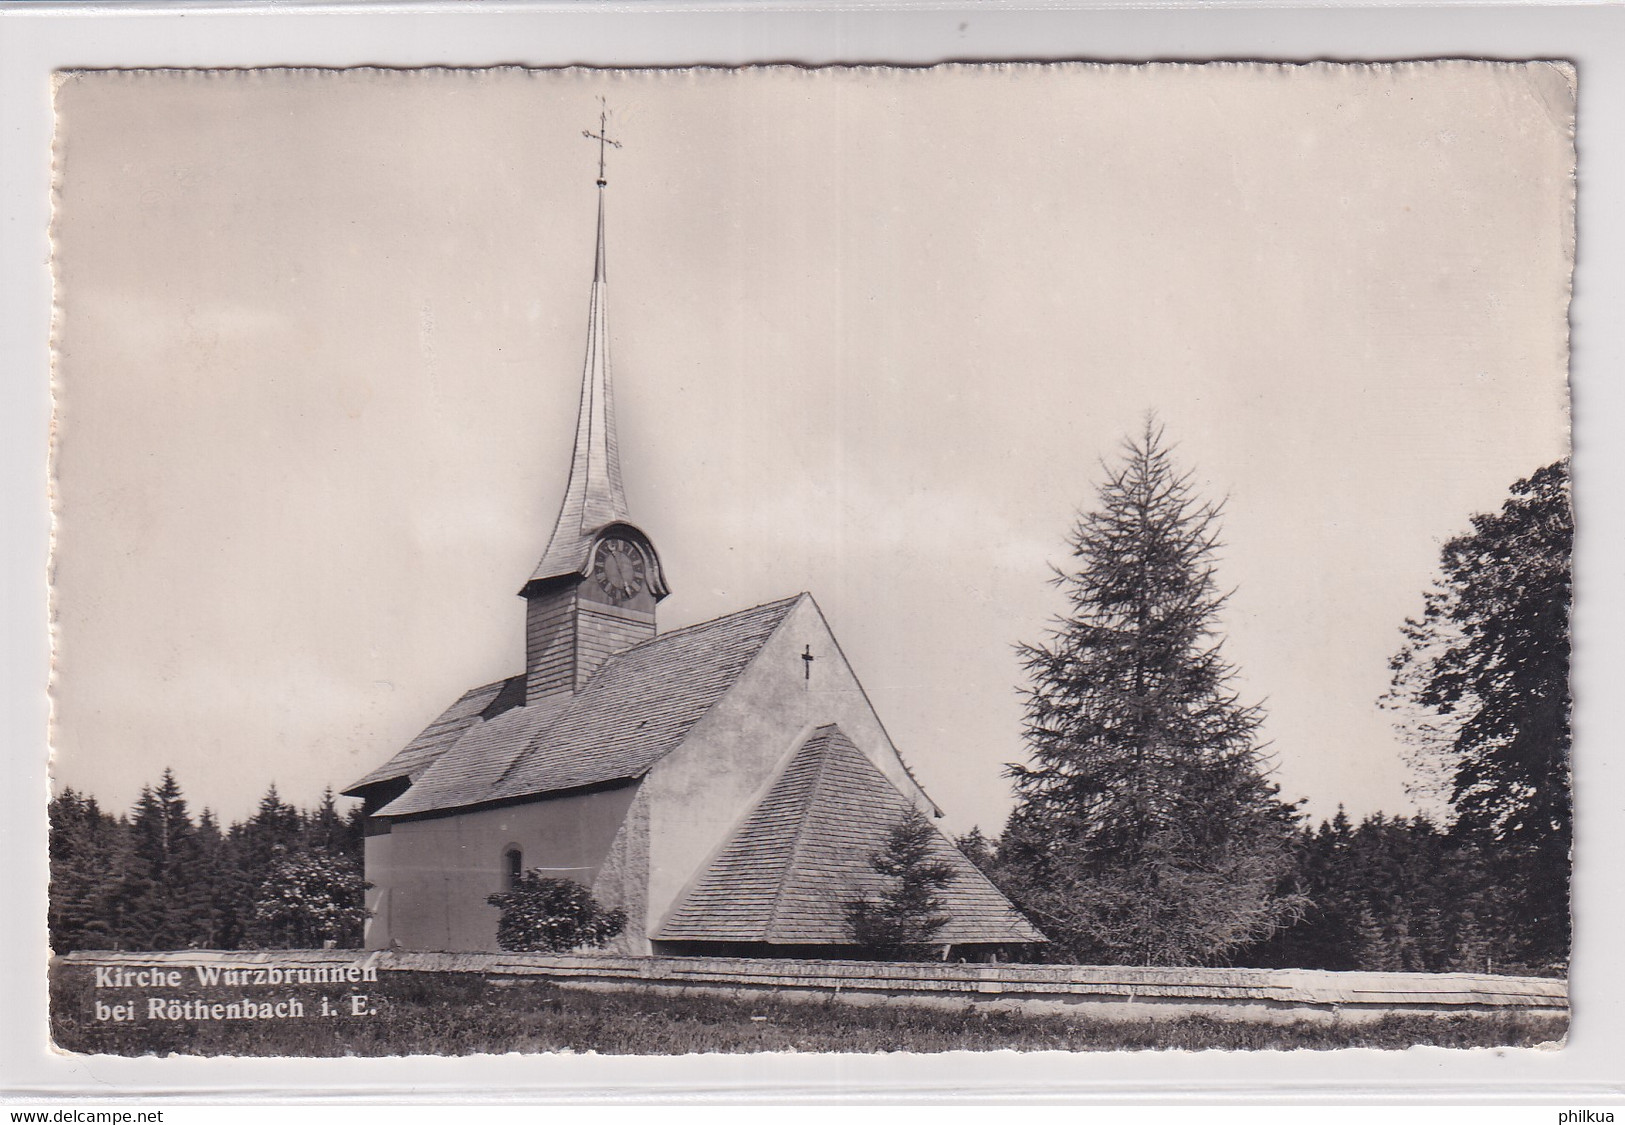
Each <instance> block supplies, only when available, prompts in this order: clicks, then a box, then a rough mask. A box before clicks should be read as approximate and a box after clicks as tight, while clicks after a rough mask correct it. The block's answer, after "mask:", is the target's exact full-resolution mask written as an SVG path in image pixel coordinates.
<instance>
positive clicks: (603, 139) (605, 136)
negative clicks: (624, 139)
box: [581, 98, 621, 187]
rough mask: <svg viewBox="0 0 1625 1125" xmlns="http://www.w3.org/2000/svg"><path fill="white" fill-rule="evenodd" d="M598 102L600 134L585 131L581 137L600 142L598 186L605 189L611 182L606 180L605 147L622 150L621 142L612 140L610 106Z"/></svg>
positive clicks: (601, 101) (588, 130) (599, 100)
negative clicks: (610, 135) (610, 133)
mask: <svg viewBox="0 0 1625 1125" xmlns="http://www.w3.org/2000/svg"><path fill="white" fill-rule="evenodd" d="M598 102H599V106H600V108H599V110H598V132H596V133H594V132H593V131H592V130H591V129H583V130H581V135H582V136H583V137H586V138H587V139H588V140H589V141H597V142H598V186H599V187H603V186H604V185H605V184H606V183H608V182H609V181H608V180H606V179H605V178H604V157H605V155H606V153H605V146H606V145H607V146H610V147H613V148H620V147H621V142H620V141H613V140H610V138H609V105H608V104H607V103H606V102H605V101H604V99H603V98H599V99H598Z"/></svg>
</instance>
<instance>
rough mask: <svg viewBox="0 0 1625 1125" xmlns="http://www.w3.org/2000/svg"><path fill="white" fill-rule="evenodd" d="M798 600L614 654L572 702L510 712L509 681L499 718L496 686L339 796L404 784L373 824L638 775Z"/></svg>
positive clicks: (676, 740)
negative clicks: (407, 781)
mask: <svg viewBox="0 0 1625 1125" xmlns="http://www.w3.org/2000/svg"><path fill="white" fill-rule="evenodd" d="M805 596H806V595H805V594H801V595H797V596H796V597H793V598H785V599H783V600H782V601H777V602H770V603H768V604H767V605H761V606H756V607H755V608H753V609H747V610H744V611H742V612H740V613H733V614H729V615H728V616H726V617H719V618H716V619H715V620H712V621H707V622H704V623H702V624H699V625H691V626H689V627H688V628H686V629H678V630H675V631H674V632H670V633H666V634H664V635H662V636H659V637H656V638H655V639H653V640H650V641H645V642H644V643H643V644H640V645H636V646H634V647H632V648H629V649H626V650H625V651H623V652H619V653H616V654H615V655H614V656H611V657H610V658H609V659H608V660H606V661H605V662H604V664H603V666H602V667H600V668H599V669H598V671H597V672H595V673H594V674H593V677H592V679H591V680H589V681H588V682H587V684H586V685H585V686H584V687H583V688H582V689H581V691H580V692H578V693H576V694H575V695H573V696H566V697H559V698H555V699H553V700H549V701H547V702H544V703H541V704H538V705H535V706H531V707H525V706H519V705H518V704H519V703H520V702H522V700H523V691H522V681H523V677H517V679H518V680H519V681H521V689H520V691H519V692H518V693H516V694H514V695H513V696H512V699H513V703H512V705H510V706H509V707H507V708H504V709H498V708H497V707H494V706H493V705H492V703H493V702H495V701H497V700H499V699H502V698H505V693H504V692H503V691H502V690H501V688H502V685H505V684H509V683H513V682H514V681H512V680H505V681H500V682H499V684H496V685H491V684H487V685H486V686H485V687H482V688H475V689H474V690H473V691H471V692H469V693H468V694H467V695H465V696H464V697H463V698H462V699H460V700H458V702H457V703H456V704H454V705H453V706H452V707H451V709H450V710H448V711H447V712H446V713H445V714H444V715H442V716H441V717H440V718H438V719H436V720H435V721H434V723H431V724H430V726H429V728H428V729H427V730H425V731H424V732H423V734H421V735H419V736H418V737H417V738H416V739H414V740H413V742H412V744H411V745H409V746H408V747H407V748H406V749H405V750H403V751H402V752H401V753H400V754H397V755H396V756H395V757H394V758H393V759H391V760H390V762H389V763H388V764H387V765H385V766H384V767H382V768H381V769H378V770H374V771H373V772H372V773H371V774H368V775H367V777H366V778H365V779H363V780H362V781H361V782H358V783H357V784H356V785H354V786H351V788H350V789H349V790H347V791H346V792H354V791H355V790H356V789H358V788H360V787H361V786H363V785H368V784H373V783H375V782H377V781H382V780H387V779H389V778H398V777H401V776H409V777H410V778H411V779H412V786H411V788H410V789H408V790H407V791H406V792H405V793H403V794H402V795H401V796H399V797H397V798H396V799H395V800H394V801H392V802H390V803H389V804H388V805H385V806H384V807H383V808H382V809H380V810H379V815H382V816H411V815H422V814H429V813H437V812H446V811H450V810H452V809H459V808H467V807H469V806H471V805H480V804H487V803H490V802H493V801H507V800H514V799H520V798H524V797H534V796H540V795H542V794H545V793H553V792H558V791H560V790H566V789H577V788H582V787H585V786H590V785H600V784H604V783H608V782H615V781H623V780H629V779H632V778H637V777H641V776H642V775H643V774H644V773H645V772H646V771H647V770H648V769H649V768H650V767H651V766H653V765H654V764H655V763H656V762H657V761H659V760H660V759H661V758H662V757H664V756H665V755H666V754H668V753H670V752H671V751H672V750H674V749H676V748H677V746H678V745H679V744H680V743H681V742H682V741H683V739H684V738H685V737H687V735H688V732H689V729H690V728H691V727H693V725H694V724H695V723H696V722H698V721H699V720H700V718H701V717H702V716H704V714H705V713H706V712H707V711H708V710H710V708H711V706H712V705H713V704H714V703H715V702H716V701H717V700H718V699H720V698H721V697H722V695H723V693H724V692H726V691H727V690H728V688H729V687H731V686H732V685H733V682H734V680H735V679H737V678H738V676H739V674H740V673H741V672H743V671H744V669H745V667H746V666H747V665H748V664H749V663H750V662H751V660H752V659H753V658H754V657H755V656H756V654H757V653H758V652H759V651H760V650H761V647H762V645H763V644H765V643H766V641H767V639H768V637H770V636H771V635H772V634H773V631H774V630H775V629H777V628H778V626H779V624H780V623H781V622H782V621H783V620H784V619H785V617H786V616H787V615H788V614H789V612H790V610H791V608H792V607H794V606H795V604H796V603H797V602H798V601H799V600H800V599H801V598H803V597H805ZM493 688H495V689H497V690H494V691H493V690H492V689H493ZM481 700H487V702H485V703H484V704H481V702H480V701H481Z"/></svg>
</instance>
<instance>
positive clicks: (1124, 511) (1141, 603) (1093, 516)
mask: <svg viewBox="0 0 1625 1125" xmlns="http://www.w3.org/2000/svg"><path fill="white" fill-rule="evenodd" d="M1108 474H1109V475H1108V478H1107V480H1106V482H1105V484H1104V485H1103V486H1102V487H1101V490H1100V496H1099V503H1098V506H1097V507H1096V508H1095V510H1094V511H1091V512H1088V513H1086V514H1084V515H1082V516H1081V517H1080V518H1079V520H1078V522H1077V524H1076V526H1075V527H1074V529H1073V532H1072V536H1071V548H1072V555H1073V558H1074V560H1075V563H1074V566H1073V568H1072V569H1069V570H1065V571H1059V570H1058V571H1057V574H1056V582H1057V584H1058V585H1060V586H1061V587H1062V588H1063V589H1065V591H1066V593H1067V600H1068V603H1069V607H1068V609H1067V611H1066V612H1065V613H1064V614H1063V615H1062V616H1061V617H1059V618H1058V619H1057V621H1056V624H1055V628H1054V629H1053V631H1052V633H1051V638H1050V643H1048V644H1039V645H1030V646H1023V647H1022V649H1021V653H1022V657H1023V661H1024V664H1025V666H1026V668H1027V670H1028V673H1029V676H1030V686H1029V688H1028V689H1027V691H1026V699H1027V708H1026V710H1027V716H1026V739H1027V743H1028V748H1029V753H1030V761H1029V762H1028V763H1026V764H1021V765H1012V766H1010V767H1009V775H1010V776H1011V777H1012V778H1013V779H1014V781H1015V788H1016V796H1017V807H1016V809H1015V811H1014V812H1013V813H1012V815H1011V818H1010V822H1009V825H1008V827H1007V829H1006V831H1005V834H1004V837H1003V840H1002V841H1001V846H1000V855H999V869H1000V871H1001V872H1002V873H1003V878H1002V880H1001V882H1002V883H1003V885H1004V887H1005V889H1006V890H1007V891H1009V892H1010V893H1011V894H1012V895H1013V896H1014V897H1015V899H1016V901H1017V902H1018V904H1019V905H1021V906H1022V907H1023V908H1024V909H1025V910H1026V911H1027V912H1028V913H1029V914H1030V915H1031V916H1032V917H1033V918H1034V920H1035V921H1036V922H1037V924H1038V926H1039V928H1040V929H1042V930H1043V931H1044V932H1045V934H1047V935H1048V936H1049V937H1050V939H1051V941H1052V943H1053V945H1052V955H1060V956H1063V957H1065V958H1067V959H1069V960H1074V961H1090V962H1109V963H1132V964H1204V963H1214V962H1220V961H1223V960H1224V959H1225V957H1226V956H1227V955H1228V954H1230V953H1231V952H1232V951H1234V950H1237V949H1240V948H1242V947H1244V946H1247V945H1248V944H1250V943H1253V942H1256V941H1258V940H1260V939H1262V938H1264V937H1266V936H1268V935H1269V934H1270V933H1271V932H1273V931H1274V930H1275V929H1276V928H1277V927H1279V926H1281V925H1283V924H1284V923H1286V922H1288V921H1290V920H1291V919H1292V918H1294V917H1295V916H1296V915H1297V913H1298V912H1299V911H1300V910H1301V909H1302V907H1303V900H1302V898H1301V896H1298V895H1296V894H1295V893H1293V890H1292V886H1291V883H1290V879H1291V874H1292V867H1293V864H1292V848H1293V832H1294V825H1295V822H1296V812H1295V810H1294V808H1293V807H1292V806H1290V805H1287V804H1285V803H1283V802H1282V801H1280V800H1279V799H1278V797H1277V792H1278V790H1277V787H1276V786H1274V785H1273V784H1271V783H1270V782H1269V781H1268V780H1267V778H1266V773H1267V768H1266V767H1267V763H1266V762H1265V761H1264V759H1263V756H1262V753H1261V749H1260V745H1259V737H1258V729H1259V724H1260V721H1261V717H1262V716H1261V712H1260V710H1259V708H1257V707H1256V706H1248V705H1243V704H1242V703H1241V702H1240V701H1239V700H1238V698H1237V696H1236V693H1235V692H1234V691H1233V690H1232V689H1231V687H1230V681H1231V678H1232V670H1231V667H1230V666H1229V664H1227V663H1226V662H1225V660H1224V658H1223V657H1222V655H1221V653H1220V643H1219V638H1218V636H1217V632H1216V630H1217V625H1218V621H1217V619H1218V615H1219V612H1220V610H1221V609H1222V607H1223V606H1224V603H1225V598H1226V595H1225V594H1224V593H1223V592H1221V591H1220V589H1219V587H1218V585H1217V581H1216V578H1215V574H1214V565H1213V559H1214V554H1215V551H1216V548H1217V546H1218V542H1217V538H1216V535H1217V526H1218V518H1219V510H1218V508H1217V507H1215V506H1213V505H1211V504H1207V503H1204V502H1201V501H1200V500H1198V499H1197V498H1196V497H1195V495H1194V494H1193V490H1192V488H1191V484H1190V478H1189V476H1188V475H1185V474H1181V473H1180V472H1178V471H1177V470H1176V469H1175V467H1174V465H1173V463H1172V461H1171V459H1170V456H1169V452H1168V450H1167V448H1166V447H1165V445H1164V443H1163V437H1162V431H1161V429H1160V427H1159V426H1158V425H1157V424H1156V423H1155V421H1154V420H1151V419H1148V420H1147V423H1146V428H1145V431H1144V433H1143V434H1142V436H1141V437H1139V438H1138V439H1137V440H1130V441H1127V442H1125V443H1124V448H1123V459H1122V463H1121V465H1120V466H1118V467H1117V468H1115V469H1111V470H1109V471H1108Z"/></svg>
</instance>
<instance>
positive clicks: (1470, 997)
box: [59, 950, 1568, 1021]
mask: <svg viewBox="0 0 1625 1125" xmlns="http://www.w3.org/2000/svg"><path fill="white" fill-rule="evenodd" d="M59 963H60V964H62V965H66V966H79V967H83V968H85V969H94V968H98V967H100V968H104V969H107V968H111V969H118V968H128V969H134V970H139V969H141V968H143V967H152V966H160V965H161V966H163V967H166V968H179V969H183V970H187V972H188V975H189V976H190V975H195V974H194V973H193V971H192V970H193V967H194V966H205V967H206V966H215V967H219V968H220V969H222V970H224V969H226V968H228V967H229V968H235V969H257V968H268V969H269V968H276V969H278V970H282V971H287V970H291V971H292V972H293V973H294V974H295V978H294V979H293V980H289V981H288V983H296V981H297V974H298V972H299V970H301V969H304V970H306V971H307V973H309V974H310V975H312V976H315V975H316V974H317V973H318V972H319V971H320V970H322V969H324V968H325V969H327V970H328V972H329V974H331V972H332V970H333V969H342V968H345V967H347V966H350V965H355V966H357V967H358V968H360V969H363V970H371V971H374V972H376V973H377V975H378V977H379V978H380V979H381V978H383V977H384V976H385V975H387V974H389V973H399V972H418V973H424V972H427V973H473V974H478V975H480V976H484V977H486V978H489V979H492V980H496V981H501V982H505V983H519V982H525V981H538V982H548V983H551V984H553V985H557V986H560V987H566V988H596V989H612V990H647V991H662V992H679V993H681V992H703V993H721V994H730V995H760V994H764V993H768V994H772V995H774V996H777V997H781V998H786V999H803V1000H827V999H837V1000H841V1001H846V1002H852V1003H879V1002H886V1001H890V1002H901V1003H915V1004H933V1005H957V1006H964V1005H966V1004H977V1005H988V1006H991V1007H996V1008H1013V1009H1017V1010H1027V1011H1048V1012H1055V1011H1064V1012H1077V1013H1079V1014H1087V1015H1091V1016H1098V1017H1102V1018H1114V1019H1133V1020H1147V1019H1157V1018H1166V1017H1172V1016H1183V1015H1192V1014H1204V1015H1211V1016H1215V1017H1218V1018H1222V1019H1247V1020H1268V1021H1287V1020H1295V1019H1310V1020H1327V1021H1331V1020H1369V1019H1377V1018H1381V1017H1382V1016H1386V1015H1394V1014H1405V1015H1419V1014H1433V1015H1446V1016H1448V1015H1460V1014H1473V1015H1483V1014H1493V1013H1507V1012H1521V1013H1524V1014H1525V1015H1528V1016H1531V1017H1538V1018H1542V1019H1551V1020H1566V1019H1567V1018H1568V988H1567V982H1566V981H1564V980H1562V979H1555V978H1547V977H1503V976H1489V975H1483V974H1476V973H1337V972H1324V971H1320V970H1311V969H1180V968H1136V967H1132V966H1088V965H982V964H974V965H972V964H942V963H938V962H877V961H814V960H769V959H754V958H740V957H625V956H609V955H604V956H599V955H592V954H545V953H415V952H404V951H387V952H385V951H376V952H363V951H360V950H273V951H266V952H256V953H240V952H219V951H210V950H184V951H172V952H161V953H135V952H88V951H87V952H78V953H70V954H68V955H67V956H65V957H63V958H61V959H60V961H59ZM367 975H368V976H371V975H372V972H368V973H367Z"/></svg>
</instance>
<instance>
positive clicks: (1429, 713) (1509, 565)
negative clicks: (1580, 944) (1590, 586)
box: [1384, 461, 1574, 967]
mask: <svg viewBox="0 0 1625 1125" xmlns="http://www.w3.org/2000/svg"><path fill="white" fill-rule="evenodd" d="M1573 546H1574V515H1573V509H1572V508H1571V506H1570V503H1569V474H1568V462H1567V461H1558V462H1555V463H1554V464H1551V465H1547V466H1546V467H1545V468H1543V469H1540V470H1539V471H1538V472H1536V473H1535V474H1534V475H1532V476H1531V477H1529V478H1528V479H1527V480H1520V481H1518V482H1517V483H1516V484H1514V485H1513V486H1512V489H1511V495H1510V496H1509V498H1508V499H1507V500H1506V502H1505V503H1504V504H1503V505H1502V507H1501V510H1500V511H1499V512H1496V513H1493V514H1488V515H1476V516H1474V517H1472V531H1471V532H1469V533H1467V534H1465V535H1460V536H1457V537H1456V538H1454V539H1452V540H1450V541H1449V542H1448V543H1446V544H1445V545H1444V550H1443V551H1442V553H1441V557H1440V574H1439V578H1438V581H1437V583H1436V585H1435V586H1434V588H1433V589H1432V590H1430V591H1428V592H1427V594H1426V595H1425V602H1424V608H1423V612H1422V614H1421V616H1420V617H1417V618H1414V619H1412V620H1409V621H1407V622H1406V623H1405V626H1404V638H1405V640H1404V645H1403V647H1402V648H1401V649H1400V651H1399V653H1398V655H1396V656H1395V657H1394V659H1393V663H1392V668H1393V675H1394V678H1393V685H1392V688H1391V690H1390V692H1389V694H1388V696H1387V697H1386V698H1385V699H1384V703H1385V704H1386V705H1387V706H1390V707H1393V708H1395V709H1396V710H1397V711H1398V712H1399V726H1400V729H1401V731H1402V732H1403V734H1404V735H1405V736H1406V737H1407V739H1408V740H1409V741H1410V743H1411V745H1412V747H1413V749H1414V751H1415V754H1414V757H1413V764H1415V765H1417V766H1418V767H1419V768H1420V770H1421V772H1422V775H1423V776H1424V777H1431V778H1433V779H1435V780H1436V781H1437V782H1438V783H1439V786H1440V788H1441V789H1442V791H1443V793H1444V795H1445V797H1446V798H1447V800H1448V801H1449V806H1450V812H1451V816H1452V820H1453V823H1452V827H1451V831H1452V832H1453V833H1454V834H1455V835H1457V836H1459V837H1463V838H1468V839H1471V840H1473V841H1475V842H1477V843H1478V844H1479V845H1480V846H1481V847H1482V848H1483V849H1484V852H1485V854H1486V856H1488V857H1489V859H1490V862H1491V864H1492V866H1493V867H1494V868H1495V869H1496V873H1497V875H1498V877H1499V880H1500V881H1501V883H1502V884H1503V885H1504V886H1507V887H1512V888H1516V890H1517V893H1516V894H1515V895H1514V896H1512V897H1513V901H1512V902H1511V903H1509V906H1510V907H1511V913H1510V915H1509V919H1508V920H1509V922H1510V923H1511V925H1512V926H1515V927H1516V929H1517V930H1518V932H1519V934H1520V940H1519V943H1518V944H1519V946H1520V948H1519V950H1518V957H1519V958H1520V959H1521V960H1522V961H1524V962H1525V963H1526V964H1527V965H1529V966H1531V967H1540V966H1550V965H1554V964H1562V963H1563V962H1566V961H1567V959H1568V947H1569V848H1570V844H1571V839H1572V834H1571V825H1570V797H1569V745H1570V734H1569V708H1570V696H1569V602H1570V588H1571V587H1570V584H1571V579H1570V562H1571V555H1572V552H1573Z"/></svg>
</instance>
